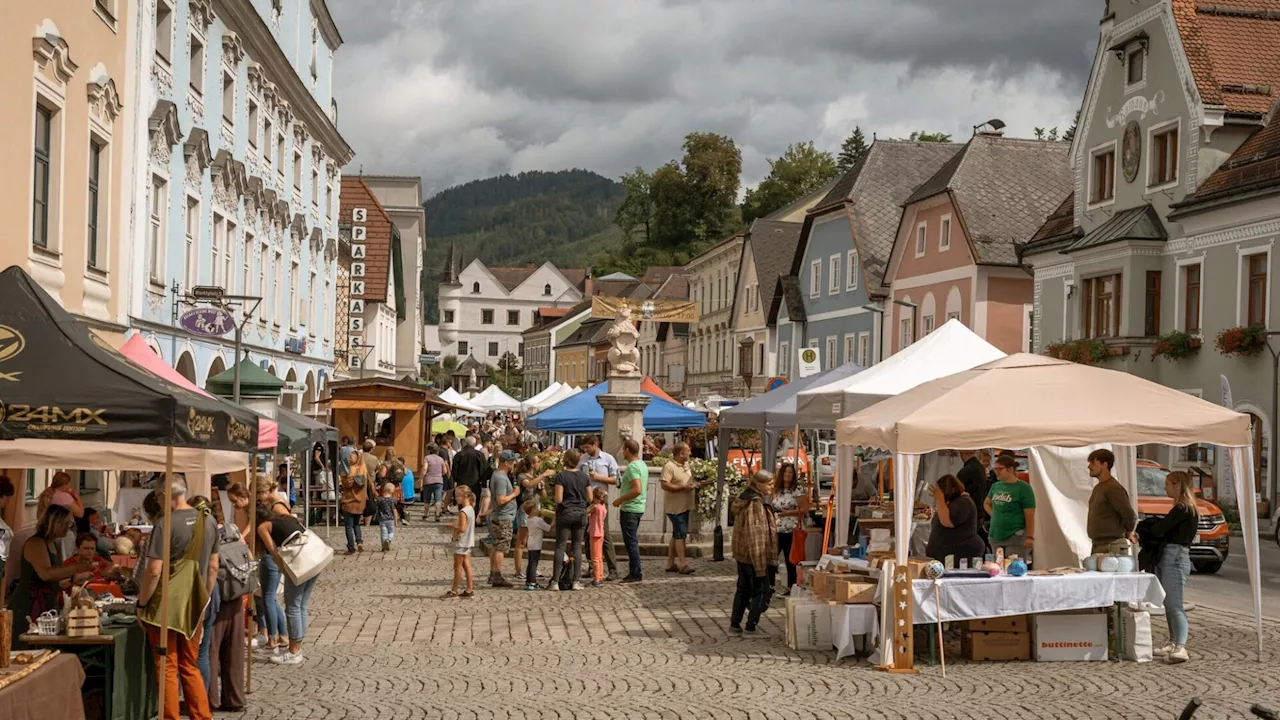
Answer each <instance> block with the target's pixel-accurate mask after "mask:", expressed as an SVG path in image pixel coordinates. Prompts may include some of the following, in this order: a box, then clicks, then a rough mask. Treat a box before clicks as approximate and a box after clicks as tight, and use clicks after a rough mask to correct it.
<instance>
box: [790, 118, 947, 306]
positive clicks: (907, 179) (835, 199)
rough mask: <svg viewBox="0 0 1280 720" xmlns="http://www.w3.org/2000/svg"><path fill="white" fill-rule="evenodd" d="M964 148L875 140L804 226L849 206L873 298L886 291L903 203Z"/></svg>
mask: <svg viewBox="0 0 1280 720" xmlns="http://www.w3.org/2000/svg"><path fill="white" fill-rule="evenodd" d="M961 147H962V146H961V145H959V144H957V143H931V142H915V141H912V140H878V139H877V140H876V141H875V142H873V143H871V147H870V148H868V149H867V154H866V156H865V157H863V159H862V162H860V163H858V164H857V165H855V166H853V167H852V168H850V169H849V171H848V172H846V173H845V174H844V175H843V176H841V177H840V179H839V180H837V181H836V184H835V186H834V187H832V188H831V192H829V193H827V196H826V197H825V198H823V199H822V200H820V201H819V202H818V204H817V205H815V206H814V207H813V209H812V210H810V211H809V215H808V217H807V218H806V220H805V224H806V228H807V227H808V226H810V225H811V224H812V219H813V218H814V217H816V216H818V215H822V214H824V213H826V212H829V211H830V210H832V209H833V208H838V207H841V206H842V205H843V204H844V203H848V204H849V210H850V214H851V216H852V218H853V230H854V239H855V242H856V243H857V246H858V256H859V258H860V259H861V261H862V265H863V268H864V270H865V272H866V275H867V277H868V278H869V279H870V280H871V281H872V282H871V284H872V288H871V291H872V294H876V293H878V292H879V293H882V292H883V288H882V287H880V286H881V280H882V278H883V277H884V268H885V265H886V264H887V263H888V261H889V255H890V253H892V252H893V239H894V236H895V235H897V233H898V221H899V220H900V219H901V216H902V204H903V203H904V202H905V201H906V199H907V198H908V197H910V195H911V194H912V192H913V191H914V190H915V189H916V188H917V187H919V186H920V184H921V183H923V182H925V181H926V180H928V179H929V178H930V177H931V176H933V175H934V173H936V172H937V171H938V169H939V168H941V167H942V166H943V165H944V164H946V162H947V161H948V160H950V159H951V158H953V157H954V156H955V154H956V153H957V152H958V151H959V150H960V148H961ZM806 233H807V229H806ZM804 245H805V241H804V239H803V238H802V239H801V242H800V243H798V245H797V248H796V253H795V257H794V258H793V259H792V262H791V274H793V275H796V274H798V273H799V271H800V264H801V262H802V261H803V260H804V257H803V254H804ZM792 317H794V315H793V316H792Z"/></svg>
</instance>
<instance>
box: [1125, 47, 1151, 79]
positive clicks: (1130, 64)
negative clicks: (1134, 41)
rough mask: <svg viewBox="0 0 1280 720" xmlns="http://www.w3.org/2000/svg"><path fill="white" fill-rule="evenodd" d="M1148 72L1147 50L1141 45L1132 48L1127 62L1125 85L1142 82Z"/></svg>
mask: <svg viewBox="0 0 1280 720" xmlns="http://www.w3.org/2000/svg"><path fill="white" fill-rule="evenodd" d="M1146 72H1147V63H1146V52H1145V51H1144V50H1143V49H1142V48H1141V47H1137V48H1134V49H1133V50H1130V51H1129V55H1128V56H1127V61H1126V62H1125V78H1124V83H1125V85H1137V84H1138V83H1140V82H1142V81H1143V80H1144V79H1146V76H1147V75H1146Z"/></svg>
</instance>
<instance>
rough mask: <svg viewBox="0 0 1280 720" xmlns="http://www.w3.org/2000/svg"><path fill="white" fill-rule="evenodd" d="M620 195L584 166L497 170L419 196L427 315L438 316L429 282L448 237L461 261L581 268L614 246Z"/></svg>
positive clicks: (437, 272)
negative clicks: (424, 214)
mask: <svg viewBox="0 0 1280 720" xmlns="http://www.w3.org/2000/svg"><path fill="white" fill-rule="evenodd" d="M624 197H626V190H625V189H624V188H623V186H622V184H621V183H618V182H615V181H613V180H610V179H609V178H606V177H604V176H601V175H597V174H596V173H593V172H591V171H589V170H561V171H558V172H540V171H535V172H523V173H520V174H518V175H500V176H498V177H492V178H486V179H484V180H473V181H471V182H469V183H466V184H463V185H458V186H456V187H451V188H449V189H447V190H444V191H442V192H440V193H439V194H437V195H435V196H433V197H432V198H430V199H429V200H427V201H426V202H425V203H423V206H424V207H425V208H426V211H427V239H426V250H425V251H424V262H423V274H424V276H425V277H424V278H423V294H424V295H425V298H424V299H425V302H426V311H427V322H429V323H434V322H436V321H437V315H438V313H437V301H438V295H437V291H436V288H437V287H438V285H439V283H440V279H441V277H442V276H443V271H444V263H445V258H446V256H447V255H448V252H449V246H450V244H451V243H456V246H457V250H458V254H459V255H460V256H461V257H462V258H464V259H465V261H466V262H470V261H471V259H472V258H476V257H479V258H480V259H481V260H483V261H484V263H485V264H486V265H492V266H503V265H522V264H524V263H526V262H536V263H542V262H545V261H548V260H549V261H551V262H553V263H555V264H556V265H559V266H560V267H583V266H586V265H589V264H590V263H591V261H592V258H593V257H594V256H595V255H596V254H598V253H601V252H605V251H608V250H609V249H612V248H614V247H616V246H617V245H618V243H619V240H620V238H621V235H622V233H621V231H620V230H619V229H618V227H617V226H616V225H615V224H614V223H613V219H614V215H615V214H616V213H617V210H618V206H619V205H621V204H622V200H623V198H624ZM459 269H460V268H459Z"/></svg>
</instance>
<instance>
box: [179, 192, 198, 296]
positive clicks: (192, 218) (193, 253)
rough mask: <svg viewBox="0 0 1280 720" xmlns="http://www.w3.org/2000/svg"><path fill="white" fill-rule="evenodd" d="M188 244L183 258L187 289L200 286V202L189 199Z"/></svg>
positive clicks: (187, 216)
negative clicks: (198, 254)
mask: <svg viewBox="0 0 1280 720" xmlns="http://www.w3.org/2000/svg"><path fill="white" fill-rule="evenodd" d="M186 228H187V232H186V244H185V246H184V251H183V256H182V268H183V275H182V277H183V283H184V284H185V285H186V286H187V289H188V290H189V289H191V288H193V287H195V286H196V285H199V284H200V258H199V257H198V256H197V253H199V252H200V201H199V200H197V199H195V198H192V197H189V198H187V215H186Z"/></svg>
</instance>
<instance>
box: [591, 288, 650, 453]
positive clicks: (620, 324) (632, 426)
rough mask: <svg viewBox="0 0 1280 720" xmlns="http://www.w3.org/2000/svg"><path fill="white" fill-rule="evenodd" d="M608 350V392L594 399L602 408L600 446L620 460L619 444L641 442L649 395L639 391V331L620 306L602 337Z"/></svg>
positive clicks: (627, 313) (624, 306)
mask: <svg viewBox="0 0 1280 720" xmlns="http://www.w3.org/2000/svg"><path fill="white" fill-rule="evenodd" d="M606 337H607V338H608V339H609V342H610V343H611V344H612V347H610V348H609V392H607V393H604V394H602V395H600V396H598V397H597V398H596V402H599V403H600V407H602V408H604V427H603V428H602V432H601V437H600V443H601V446H602V447H603V448H604V450H605V451H606V452H609V453H611V454H612V455H613V456H614V457H616V458H618V460H619V461H621V460H622V441H623V440H627V439H629V438H630V439H634V440H635V441H636V442H643V440H644V409H645V407H646V406H648V404H649V396H648V395H645V394H644V393H642V392H640V382H641V380H643V379H644V376H643V375H642V374H641V373H640V351H639V350H638V349H637V348H636V342H637V341H638V340H639V339H640V332H639V331H638V330H636V326H635V325H634V324H633V323H632V322H631V309H630V308H629V307H627V305H626V304H625V303H624V304H623V305H622V306H621V307H620V308H618V314H617V315H616V316H615V317H614V320H613V324H612V325H610V326H609V332H608V334H607V335H606Z"/></svg>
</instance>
